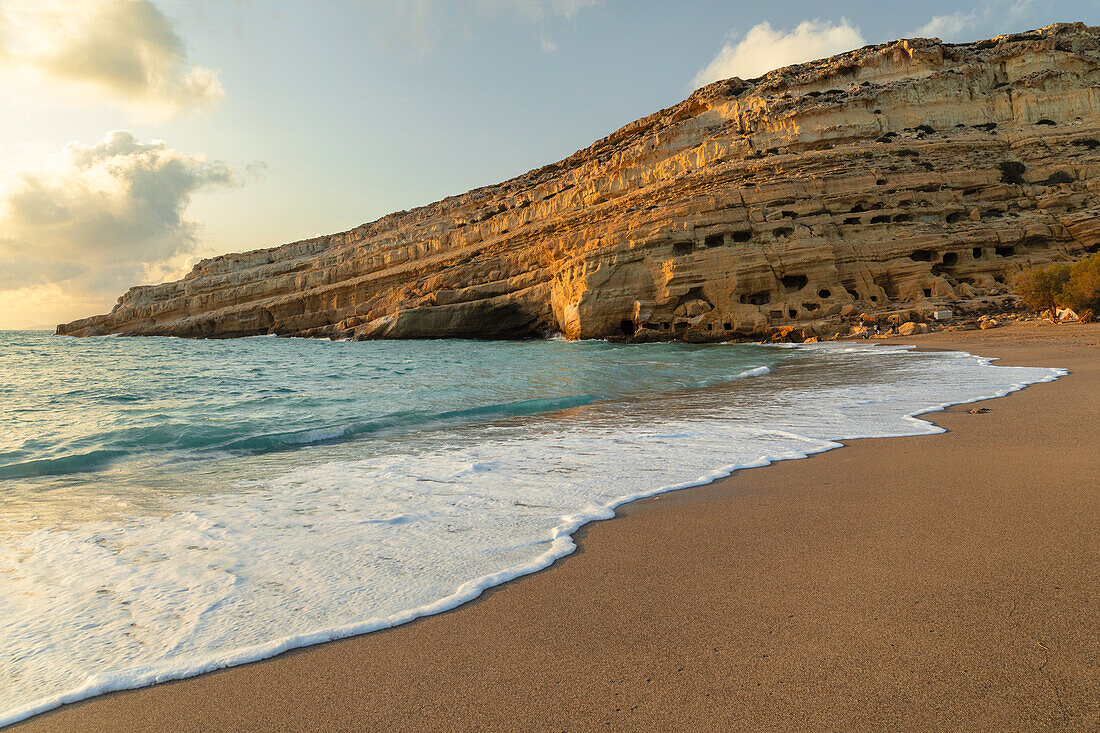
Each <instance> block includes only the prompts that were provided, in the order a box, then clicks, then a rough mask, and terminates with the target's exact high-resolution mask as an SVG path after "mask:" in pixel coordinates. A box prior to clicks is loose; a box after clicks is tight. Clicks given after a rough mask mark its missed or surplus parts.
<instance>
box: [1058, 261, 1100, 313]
mask: <svg viewBox="0 0 1100 733" xmlns="http://www.w3.org/2000/svg"><path fill="white" fill-rule="evenodd" d="M1060 304H1061V305H1064V306H1068V307H1070V308H1072V309H1073V310H1075V311H1077V312H1078V313H1083V312H1084V311H1086V310H1092V311H1098V310H1100V252H1097V253H1096V254H1094V255H1092V256H1091V257H1086V258H1085V259H1083V260H1081V261H1080V262H1076V263H1074V265H1073V267H1071V268H1070V269H1069V280H1068V281H1067V282H1066V284H1065V285H1064V286H1063V287H1062V297H1061V300H1060Z"/></svg>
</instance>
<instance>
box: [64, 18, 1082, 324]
mask: <svg viewBox="0 0 1100 733" xmlns="http://www.w3.org/2000/svg"><path fill="white" fill-rule="evenodd" d="M1098 214H1100V28H1097V27H1092V28H1090V27H1087V26H1084V25H1082V24H1059V25H1052V26H1049V27H1047V28H1043V29H1042V30H1038V31H1032V32H1028V33H1021V34H1017V35H1011V36H1001V37H998V38H995V39H992V40H989V41H982V42H979V43H970V44H946V43H941V42H940V41H938V40H928V39H911V40H901V41H896V42H894V43H889V44H885V45H879V46H868V47H865V48H862V49H859V50H856V51H852V52H850V53H846V54H843V55H840V56H835V57H833V58H830V59H826V60H823V61H815V62H811V63H806V64H801V65H798V66H792V67H789V68H785V69H780V70H778V71H773V72H771V73H769V74H767V75H766V76H763V77H761V78H759V79H751V80H742V79H737V78H734V79H728V80H726V81H722V82H717V83H715V84H711V85H709V86H707V87H704V88H703V89H700V90H698V91H697V92H695V93H694V94H692V95H691V97H689V98H688V99H687V100H685V101H684V102H681V103H680V104H678V105H676V106H674V107H671V108H669V109H666V110H662V111H661V112H658V113H656V114H653V115H650V116H649V117H646V118H644V119H641V120H638V121H636V122H633V123H631V124H629V125H627V126H626V127H623V128H622V129H621V130H618V131H617V132H615V133H613V134H612V135H610V136H608V137H606V138H604V139H603V140H600V141H599V142H597V143H595V144H594V145H592V146H591V147H589V148H587V149H585V150H582V151H580V152H578V153H575V154H574V155H572V156H570V157H569V158H567V159H565V160H563V161H561V162H559V163H554V164H552V165H548V166H545V167H543V168H540V169H538V170H534V171H531V172H530V173H527V174H525V175H522V176H519V177H517V178H514V179H512V180H509V181H506V182H504V183H501V184H499V185H495V186H489V187H486V188H480V189H476V190H474V191H470V192H469V193H466V194H464V195H461V196H453V197H450V198H447V199H444V200H443V201H440V202H438V203H435V204H431V205H429V206H424V207H421V208H418V209H413V210H411V211H403V212H399V213H395V214H390V215H388V216H385V217H383V218H381V219H379V220H378V221H375V222H373V223H370V224H364V225H363V226H360V227H358V228H356V229H352V230H351V231H348V232H344V233H342V234H334V235H331V236H326V237H318V238H316V239H310V240H306V241H302V242H294V243H292V244H286V245H283V246H281V247H276V248H274V249H266V250H257V251H254V252H246V253H243V254H229V255H224V256H221V257H215V258H213V259H209V260H204V261H202V262H200V263H199V264H198V265H196V266H195V268H194V270H193V271H192V272H191V273H190V274H189V275H187V276H186V277H185V278H184V279H182V280H180V281H178V282H170V283H164V284H162V285H153V286H142V287H137V288H132V289H131V290H130V291H129V292H127V293H126V294H125V295H123V296H122V297H121V298H120V299H119V301H118V305H117V306H116V307H115V309H114V310H113V311H112V312H111V313H110V314H108V315H103V316H94V317H91V318H86V319H83V320H80V321H75V322H73V323H69V324H65V325H62V326H59V327H58V333H61V334H72V335H82V336H83V335H96V334H106V333H122V334H133V335H141V334H145V335H149V334H151V335H175V336H191V337H231V336H247V335H254V334H269V333H270V334H279V335H288V336H319V337H335V338H426V337H445V336H455V337H485V338H498V337H499V338H512V337H524V336H534V335H539V334H543V333H546V332H551V331H560V332H562V333H564V334H565V335H566V336H567V337H569V338H593V337H607V338H624V339H637V340H652V339H668V338H682V339H688V340H719V339H729V338H742V337H758V336H760V335H764V334H770V333H775V331H776V329H782V332H783V333H788V332H790V331H791V328H790V327H792V326H794V327H796V328H795V330H794V332H793V335H792V336H793V337H795V338H800V337H805V336H807V335H809V334H811V333H818V334H821V333H824V332H826V331H828V330H829V329H830V328H833V326H832V324H834V323H836V322H837V321H838V320H839V314H841V313H842V312H845V313H851V312H853V311H856V312H859V311H871V312H875V311H880V312H884V311H891V310H898V309H909V310H911V311H915V312H916V313H921V312H926V311H930V310H932V309H935V308H942V307H943V306H944V305H947V304H952V306H953V307H954V308H956V309H963V310H966V309H976V310H980V309H982V308H994V307H996V306H997V305H998V304H999V303H1002V302H1003V301H1005V300H1006V299H1009V298H1010V297H1011V296H1009V295H1008V288H1007V286H1006V283H1009V282H1010V281H1011V278H1012V277H1013V275H1014V273H1015V272H1017V271H1018V270H1019V269H1020V268H1021V267H1024V266H1028V265H1032V264H1036V263H1044V262H1048V261H1051V260H1068V259H1072V258H1074V257H1078V256H1080V255H1081V254H1083V253H1085V252H1095V251H1097V249H1098V248H1100V217H1098ZM834 330H835V328H834Z"/></svg>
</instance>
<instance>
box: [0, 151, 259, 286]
mask: <svg viewBox="0 0 1100 733" xmlns="http://www.w3.org/2000/svg"><path fill="white" fill-rule="evenodd" d="M2 183H3V185H0V302H4V301H10V300H11V298H12V296H13V295H17V296H18V297H19V298H20V299H22V300H30V301H33V300H35V299H36V298H37V299H39V300H41V298H42V293H49V292H61V293H63V294H64V298H65V299H67V300H69V301H73V302H78V301H79V302H96V303H99V304H100V306H99V307H102V306H103V305H106V304H109V303H110V302H111V301H112V300H113V299H114V297H115V296H117V295H118V294H119V293H121V292H122V291H124V290H125V289H126V288H128V287H129V286H130V285H133V284H134V283H136V282H160V281H162V280H164V279H166V278H168V277H178V276H180V275H182V274H183V271H185V270H186V268H187V267H188V266H189V265H190V262H191V260H193V259H195V258H196V257H197V256H198V248H199V240H198V234H199V231H200V227H199V225H198V224H196V223H195V222H193V221H190V220H188V219H187V218H186V217H185V215H184V214H185V212H186V209H187V206H188V204H189V203H190V200H191V195H192V194H193V193H195V192H197V191H201V190H204V189H211V188H219V187H226V186H234V185H237V183H238V181H237V177H236V175H235V174H234V172H233V171H232V170H231V169H230V168H228V167H227V166H226V165H225V164H224V163H221V162H218V161H209V160H207V159H206V158H205V157H204V156H201V155H189V154H186V153H181V152H179V151H176V150H173V149H172V148H170V147H168V145H167V144H166V143H164V142H162V141H153V142H151V143H142V142H139V141H138V140H137V139H136V138H135V137H134V136H133V135H132V134H131V133H129V132H125V131H120V132H112V133H110V134H109V135H107V137H106V138H105V139H104V140H103V141H102V142H100V143H98V144H96V145H83V144H80V143H70V144H69V145H66V146H65V148H64V149H63V150H62V151H61V152H60V153H58V154H57V155H55V156H53V158H51V159H50V160H49V161H47V163H46V164H45V165H43V166H42V167H41V168H40V169H38V170H33V171H20V172H17V173H15V174H13V175H11V176H8V177H6V178H5V179H4V180H3V182H2Z"/></svg>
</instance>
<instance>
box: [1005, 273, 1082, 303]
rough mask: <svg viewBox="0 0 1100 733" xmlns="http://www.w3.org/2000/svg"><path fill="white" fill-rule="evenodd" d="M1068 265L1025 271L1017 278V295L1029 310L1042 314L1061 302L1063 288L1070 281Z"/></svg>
mask: <svg viewBox="0 0 1100 733" xmlns="http://www.w3.org/2000/svg"><path fill="white" fill-rule="evenodd" d="M1069 269H1070V268H1069V266H1068V265H1051V266H1050V267H1039V268H1036V269H1033V270H1024V271H1023V272H1021V273H1020V274H1019V275H1018V276H1017V277H1016V282H1015V288H1016V294H1017V295H1019V296H1020V300H1022V301H1024V305H1026V306H1027V307H1028V310H1032V311H1035V312H1036V313H1042V312H1043V311H1045V310H1050V309H1052V308H1054V306H1055V305H1057V304H1058V303H1060V302H1061V297H1062V288H1063V287H1064V286H1065V284H1066V282H1067V281H1068V280H1069Z"/></svg>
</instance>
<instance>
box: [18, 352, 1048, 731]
mask: <svg viewBox="0 0 1100 733" xmlns="http://www.w3.org/2000/svg"><path fill="white" fill-rule="evenodd" d="M801 348H805V349H807V350H808V351H811V352H812V350H814V349H818V350H820V351H821V353H822V354H824V355H835V354H848V355H854V356H858V357H860V358H861V359H866V360H874V363H875V364H880V365H884V366H882V370H883V372H884V374H885V375H886V376H884V377H881V378H879V379H878V380H877V381H874V382H873V383H871V384H860V385H853V384H851V383H850V382H845V381H844V380H842V379H835V380H833V382H827V381H826V383H820V384H818V383H812V384H810V383H808V384H802V383H800V382H798V381H791V382H783V381H781V379H780V377H781V376H782V375H781V374H779V373H777V374H776V375H773V376H772V377H769V379H770V380H776V381H774V382H769V381H757V380H752V381H748V382H741V387H740V389H741V390H742V391H741V392H736V393H733V392H721V391H704V392H694V393H686V394H683V395H680V396H679V397H677V399H676V401H675V403H673V404H672V405H671V409H670V405H669V404H668V403H654V404H650V405H647V404H639V405H637V406H636V408H635V409H634V411H633V412H631V413H629V414H624V413H623V412H622V411H621V407H619V406H614V405H593V406H588V407H584V408H579V411H572V412H570V413H568V414H566V415H563V416H549V417H547V416H543V417H538V418H534V419H529V420H524V421H521V422H520V423H518V424H516V423H514V422H513V423H509V422H507V421H505V422H504V423H501V424H497V425H492V426H486V427H484V428H483V434H479V436H478V438H477V439H476V440H469V439H466V438H461V436H460V435H459V434H458V433H455V435H454V437H452V438H449V439H447V440H445V441H437V442H436V443H435V444H431V445H427V446H425V445H420V446H418V449H417V450H416V451H411V452H406V453H401V452H397V453H391V454H383V455H379V456H376V457H374V458H371V459H369V460H341V461H331V462H326V463H323V464H321V465H315V466H308V467H304V468H300V469H297V470H294V471H291V472H289V473H286V474H285V475H282V476H277V477H275V478H270V479H263V480H257V481H253V482H249V483H248V485H247V486H238V487H233V488H234V490H232V491H228V490H227V492H226V493H224V494H220V495H217V496H212V497H185V498H181V499H180V500H179V501H178V502H177V504H178V506H177V509H176V510H175V511H174V512H171V513H168V514H166V515H161V516H130V517H127V518H125V519H124V520H121V521H111V522H108V521H101V522H89V523H85V524H79V525H76V526H74V527H71V528H67V529H39V530H36V531H33V532H30V533H27V534H24V535H20V536H16V537H13V538H10V539H9V540H8V541H6V542H4V543H3V544H2V545H0V578H2V579H3V583H4V586H5V593H4V594H3V595H2V596H0V619H4V621H3V622H2V625H0V667H3V668H4V669H5V670H7V671H8V680H7V681H0V725H6V724H10V723H13V722H15V721H18V720H21V719H24V718H26V717H28V716H31V715H34V714H36V713H40V712H43V711H45V710H49V709H50V708H53V707H56V706H58V705H61V704H64V703H67V702H73V701H76V700H80V699H83V698H86V697H90V696H92V695H97V694H102V693H104V692H108V691H113V690H120V689H126V688H133V687H140V686H143V685H148V684H152V683H156V682H162V681H166V680H172V679H179V678H183V677H189V676H193V675H196V674H200V673H203V672H207V671H211V670H214V669H218V668H221V667H226V666H232V665H236V664H242V663H245V662H250V661H255V660H258V659H263V658H266V657H270V656H273V655H275V654H278V653H280V652H282V651H285V650H287V649H292V648H295V647H301V646H307V645H310V644H317V643H320V642H324V641H329V640H332V639H337V638H341V637H346V636H350V635H353V634H360V633H365V632H369V631H374V630H378V629H382V628H387V627H391V626H394V625H397V624H402V623H405V622H408V621H410V620H412V619H415V618H418V617H420V616H424V615H429V614H434V613H439V612H441V611H445V610H448V609H450V608H454V607H455V606H457V605H460V604H462V603H465V602H467V601H469V600H472V599H474V598H476V597H478V596H479V595H480V594H481V593H482V592H483V591H484V590H485V589H486V588H489V587H492V586H495V585H499V584H500V583H503V582H506V581H508V580H511V579H513V578H516V577H519V576H522V575H525V574H528V573H532V572H535V571H537V570H540V569H542V568H545V567H547V566H549V565H550V564H551V563H553V562H554V561H555V560H557V559H558V558H561V557H564V556H565V555H568V554H569V553H571V552H572V551H573V550H574V548H575V544H574V542H573V540H572V534H573V533H574V532H575V531H576V530H577V529H578V528H579V527H580V526H582V525H584V524H586V523H587V522H590V521H594V520H598V519H607V518H610V517H612V516H614V511H615V508H616V507H618V506H620V505H621V504H623V503H626V502H629V501H634V500H636V499H639V498H643V497H647V496H653V495H655V494H659V493H662V492H667V491H672V490H676V489H680V488H685V487H689V486H696V485H699V484H703V483H707V482H709V481H712V480H714V479H716V478H720V477H723V476H726V475H729V474H730V473H731V472H732V471H734V470H736V469H738V468H742V467H749V466H761V465H766V464H767V463H769V462H772V461H776V460H786V459H792V458H800V457H804V456H806V455H809V454H811V453H817V452H820V451H824V450H829V449H830V448H834V447H837V446H838V445H839V443H838V442H837V441H838V440H841V439H850V438H858V437H872V436H894V435H916V434H925V433H934V432H940V428H938V427H936V426H934V425H932V424H931V423H928V422H926V421H923V420H920V419H918V418H917V416H918V415H920V414H922V413H926V412H930V411H933V410H938V409H942V408H943V407H946V406H948V405H951V404H959V403H964V402H972V401H977V400H980V399H987V398H990V397H997V396H1001V395H1004V394H1007V393H1009V392H1012V391H1014V390H1016V389H1020V388H1021V387H1023V386H1025V385H1027V384H1029V383H1034V382H1038V381H1050V380H1052V379H1055V378H1057V377H1058V376H1060V375H1061V374H1064V373H1065V372H1062V371H1059V370H1049V369H1022V368H999V367H998V368H993V367H991V366H990V360H988V359H981V358H978V357H974V356H971V355H969V354H961V353H958V354H921V355H917V354H915V353H914V352H911V351H908V350H907V349H905V348H898V347H883V346H877V345H857V346H847V345H846V346H842V347H836V346H832V345H817V346H807V347H801ZM884 359H885V361H884ZM767 373H768V371H767V369H766V367H762V368H760V369H753V370H748V371H745V372H742V373H740V374H738V375H736V376H738V377H744V376H763V375H765V374H767ZM811 381H813V380H811ZM770 385H774V388H772V387H771V386H770ZM730 389H734V387H731V388H730ZM465 430H467V433H468V432H469V429H468V428H466V429H465ZM460 438H461V439H460Z"/></svg>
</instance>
